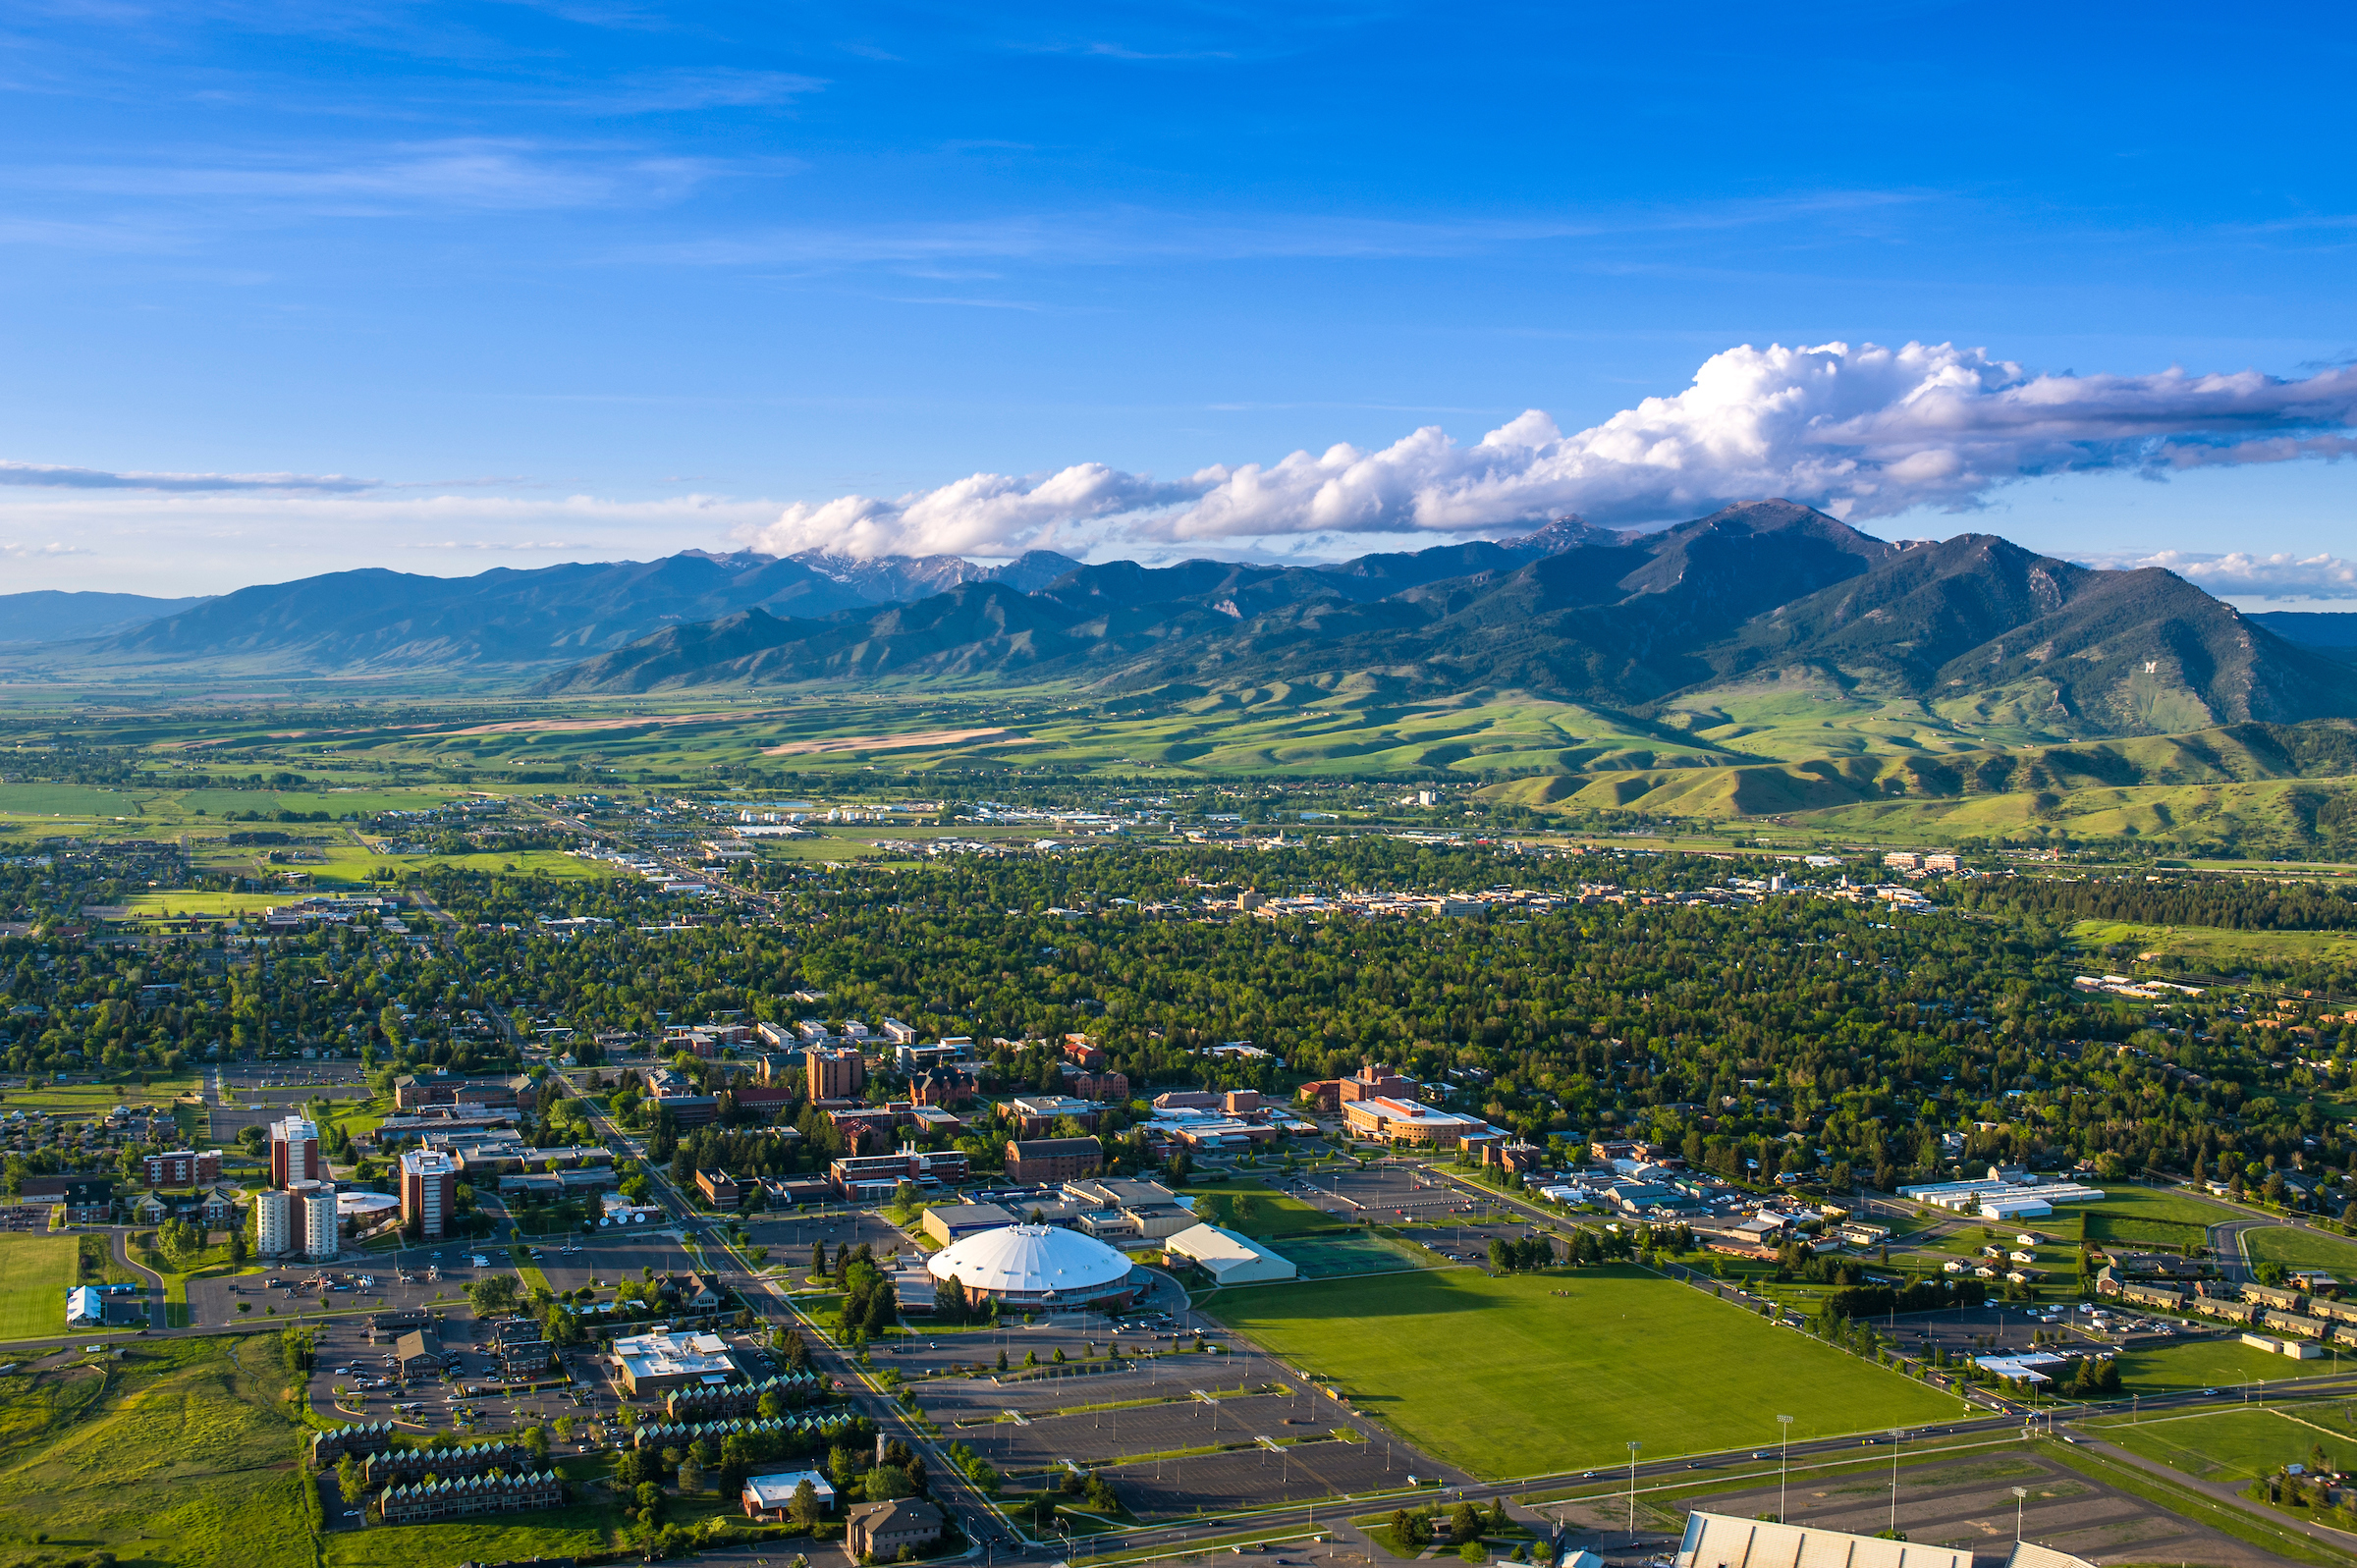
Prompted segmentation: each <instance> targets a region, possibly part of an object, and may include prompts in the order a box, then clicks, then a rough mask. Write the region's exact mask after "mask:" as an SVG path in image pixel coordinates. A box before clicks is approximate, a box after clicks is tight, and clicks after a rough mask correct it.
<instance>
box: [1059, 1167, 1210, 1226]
mask: <svg viewBox="0 0 2357 1568" xmlns="http://www.w3.org/2000/svg"><path fill="white" fill-rule="evenodd" d="M1064 1196H1065V1198H1066V1200H1067V1201H1068V1202H1069V1203H1072V1204H1075V1205H1079V1206H1080V1207H1081V1210H1082V1213H1081V1214H1080V1216H1079V1217H1078V1218H1076V1219H1075V1220H1074V1221H1073V1223H1075V1224H1076V1225H1078V1226H1079V1228H1080V1229H1082V1230H1084V1231H1086V1232H1087V1233H1088V1234H1090V1235H1092V1236H1094V1237H1096V1238H1097V1239H1098V1240H1100V1241H1127V1240H1137V1241H1161V1240H1163V1239H1164V1238H1166V1237H1169V1236H1175V1235H1177V1234H1178V1232H1179V1231H1181V1230H1185V1229H1187V1228H1188V1227H1189V1226H1191V1225H1193V1224H1194V1223H1195V1217H1194V1214H1193V1212H1192V1211H1190V1210H1189V1209H1187V1208H1186V1207H1185V1206H1184V1205H1183V1204H1181V1203H1179V1201H1178V1195H1177V1194H1176V1193H1174V1192H1172V1191H1171V1189H1170V1188H1168V1187H1166V1186H1164V1185H1163V1184H1162V1183H1161V1182H1159V1181H1099V1180H1096V1179H1094V1178H1092V1177H1082V1178H1080V1179H1078V1180H1075V1181H1068V1182H1066V1183H1065V1184H1064Z"/></svg>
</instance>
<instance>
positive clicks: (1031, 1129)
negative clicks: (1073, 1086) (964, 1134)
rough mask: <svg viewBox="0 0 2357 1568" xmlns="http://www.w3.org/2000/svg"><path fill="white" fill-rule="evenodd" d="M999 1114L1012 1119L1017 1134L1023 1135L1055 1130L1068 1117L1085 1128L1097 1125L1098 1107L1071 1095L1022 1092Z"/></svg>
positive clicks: (1024, 1136)
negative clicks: (1023, 1093)
mask: <svg viewBox="0 0 2357 1568" xmlns="http://www.w3.org/2000/svg"><path fill="white" fill-rule="evenodd" d="M1000 1114H1002V1115H1004V1116H1006V1117H1007V1118H1008V1119H1009V1120H1011V1121H1013V1122H1014V1129H1015V1133H1016V1136H1018V1137H1023V1138H1036V1137H1039V1136H1040V1135H1041V1134H1043V1133H1048V1132H1053V1131H1054V1130H1055V1128H1056V1123H1057V1122H1059V1121H1061V1120H1063V1119H1065V1118H1066V1117H1068V1116H1069V1117H1070V1118H1071V1119H1072V1120H1073V1121H1074V1122H1076V1123H1078V1124H1079V1125H1080V1126H1083V1127H1093V1126H1095V1125H1096V1124H1097V1108H1096V1107H1095V1106H1093V1105H1091V1104H1090V1103H1089V1102H1087V1101H1085V1100H1076V1099H1074V1098H1073V1097H1072V1096H1070V1095H1020V1096H1017V1097H1016V1098H1015V1099H1014V1100H1010V1101H1009V1102H1008V1103H1007V1104H1006V1106H1005V1107H1003V1108H1002V1109H1001V1111H1000Z"/></svg>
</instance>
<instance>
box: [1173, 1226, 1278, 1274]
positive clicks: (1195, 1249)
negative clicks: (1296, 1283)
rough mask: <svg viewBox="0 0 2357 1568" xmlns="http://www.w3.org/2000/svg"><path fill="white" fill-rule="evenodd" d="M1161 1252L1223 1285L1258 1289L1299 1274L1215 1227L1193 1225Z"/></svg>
mask: <svg viewBox="0 0 2357 1568" xmlns="http://www.w3.org/2000/svg"><path fill="white" fill-rule="evenodd" d="M1162 1249H1163V1251H1165V1252H1168V1253H1175V1254H1177V1255H1178V1257H1181V1258H1184V1259H1186V1260H1187V1261H1188V1262H1189V1263H1192V1264H1195V1265H1197V1266H1199V1267H1200V1268H1201V1269H1202V1270H1203V1271H1204V1272H1206V1273H1208V1274H1210V1275H1211V1277H1212V1278H1213V1279H1214V1280H1216V1281H1218V1282H1219V1283H1220V1284H1223V1285H1259V1284H1267V1283H1269V1282H1271V1281H1273V1280H1279V1279H1292V1278H1295V1277H1297V1276H1298V1275H1299V1273H1300V1271H1299V1270H1297V1269H1295V1268H1294V1267H1293V1266H1292V1264H1291V1263H1290V1262H1289V1261H1288V1260H1287V1259H1285V1258H1281V1257H1279V1256H1278V1255H1277V1254H1276V1253H1273V1252H1271V1251H1269V1249H1268V1248H1266V1247H1263V1246H1261V1245H1260V1244H1259V1243H1258V1242H1255V1241H1252V1240H1250V1239H1249V1238H1247V1237H1244V1236H1239V1235H1237V1234H1236V1233H1235V1232H1234V1231H1233V1230H1223V1229H1221V1228H1220V1227H1219V1226H1218V1225H1194V1226H1191V1227H1190V1228H1188V1229H1185V1230H1181V1231H1179V1232H1178V1234H1177V1235H1175V1236H1172V1237H1171V1238H1169V1239H1168V1240H1166V1241H1165V1242H1163V1244H1162Z"/></svg>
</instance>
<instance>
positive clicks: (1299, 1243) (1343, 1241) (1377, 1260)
mask: <svg viewBox="0 0 2357 1568" xmlns="http://www.w3.org/2000/svg"><path fill="white" fill-rule="evenodd" d="M1285 1256H1286V1258H1287V1259H1288V1260H1289V1261H1290V1262H1291V1263H1292V1265H1293V1267H1294V1268H1296V1269H1298V1270H1300V1271H1301V1277H1302V1278H1304V1279H1322V1278H1324V1277H1325V1276H1327V1275H1329V1274H1363V1273H1373V1272H1376V1271H1380V1270H1387V1269H1435V1268H1438V1267H1440V1264H1441V1259H1440V1257H1439V1256H1438V1255H1437V1254H1435V1253H1432V1252H1429V1251H1427V1250H1425V1249H1424V1248H1422V1247H1419V1246H1417V1245H1415V1244H1414V1243H1413V1242H1406V1241H1398V1240H1395V1239H1394V1238H1392V1237H1390V1236H1379V1235H1371V1234H1368V1233H1366V1232H1363V1231H1362V1232H1358V1233H1355V1234H1342V1235H1331V1236H1317V1235H1307V1234H1300V1235H1294V1236H1291V1237H1288V1239H1287V1241H1286V1243H1285Z"/></svg>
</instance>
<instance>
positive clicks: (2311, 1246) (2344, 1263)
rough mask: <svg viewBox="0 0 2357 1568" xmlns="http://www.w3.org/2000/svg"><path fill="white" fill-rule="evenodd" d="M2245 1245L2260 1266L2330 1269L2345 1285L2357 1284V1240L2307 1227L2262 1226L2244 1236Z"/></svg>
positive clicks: (2245, 1233)
mask: <svg viewBox="0 0 2357 1568" xmlns="http://www.w3.org/2000/svg"><path fill="white" fill-rule="evenodd" d="M2242 1241H2243V1245H2244V1246H2246V1247H2248V1248H2249V1249H2250V1251H2251V1257H2252V1259H2253V1260H2255V1261H2256V1262H2259V1263H2279V1264H2282V1265H2283V1266H2284V1267H2286V1268H2291V1269H2330V1270H2331V1271H2333V1272H2334V1273H2337V1274H2338V1275H2340V1277H2341V1282H2342V1283H2343V1284H2348V1283H2351V1282H2357V1241H2351V1240H2350V1239H2349V1238H2347V1237H2346V1236H2328V1235H2326V1234H2325V1233H2324V1232H2323V1231H2321V1230H2310V1229H2308V1228H2306V1227H2305V1226H2300V1227H2297V1228H2295V1227H2293V1226H2291V1225H2261V1226H2258V1227H2257V1228H2255V1229H2251V1230H2246V1231H2244V1232H2243V1233H2242Z"/></svg>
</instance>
